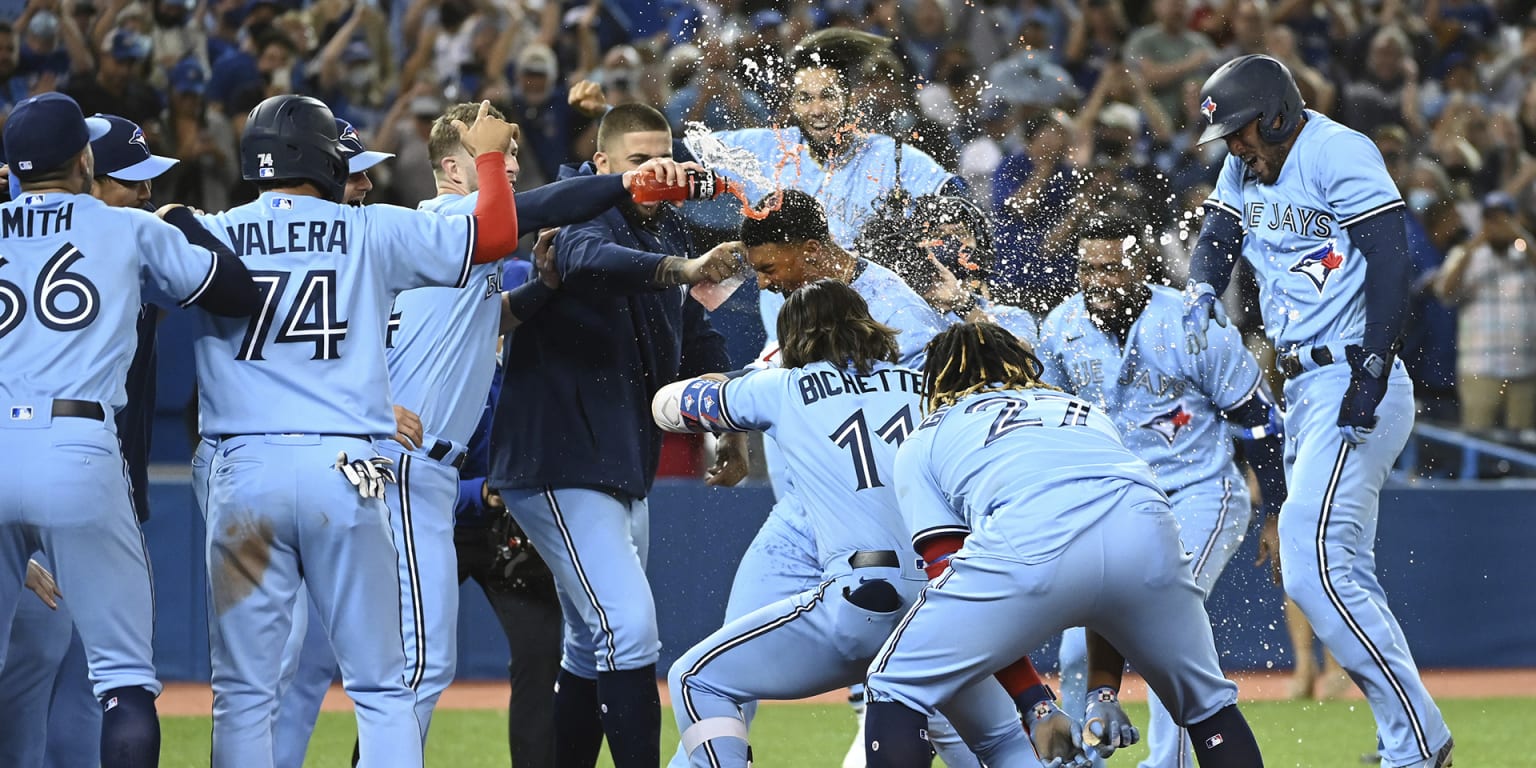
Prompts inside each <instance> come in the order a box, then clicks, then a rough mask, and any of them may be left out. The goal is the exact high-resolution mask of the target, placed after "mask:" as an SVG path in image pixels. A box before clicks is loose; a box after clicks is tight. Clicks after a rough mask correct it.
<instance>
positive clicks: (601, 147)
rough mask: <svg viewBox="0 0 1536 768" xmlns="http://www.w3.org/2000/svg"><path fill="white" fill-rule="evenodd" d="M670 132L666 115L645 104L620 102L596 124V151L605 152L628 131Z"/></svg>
mask: <svg viewBox="0 0 1536 768" xmlns="http://www.w3.org/2000/svg"><path fill="white" fill-rule="evenodd" d="M648 132H661V133H666V134H671V133H672V124H671V123H669V122H667V117H666V115H663V114H661V113H660V112H657V111H656V108H655V107H651V106H648V105H646V104H620V105H618V106H617V107H614V108H613V109H610V110H608V114H606V115H603V121H602V122H601V123H598V125H597V151H599V152H607V151H608V150H609V148H611V147H612V146H613V141H614V140H615V139H617V138H618V137H620V136H623V135H625V134H629V133H648Z"/></svg>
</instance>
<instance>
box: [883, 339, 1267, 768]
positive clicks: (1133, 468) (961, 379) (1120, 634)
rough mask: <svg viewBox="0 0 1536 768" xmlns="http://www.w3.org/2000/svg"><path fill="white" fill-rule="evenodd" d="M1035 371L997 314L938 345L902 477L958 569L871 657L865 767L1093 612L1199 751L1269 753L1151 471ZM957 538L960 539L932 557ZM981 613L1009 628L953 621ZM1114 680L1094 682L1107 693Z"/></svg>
mask: <svg viewBox="0 0 1536 768" xmlns="http://www.w3.org/2000/svg"><path fill="white" fill-rule="evenodd" d="M1040 375H1041V365H1040V361H1039V360H1037V359H1036V358H1035V356H1034V355H1033V354H1032V353H1030V352H1029V351H1028V350H1027V349H1026V348H1025V347H1024V346H1023V345H1022V343H1020V342H1019V341H1018V340H1017V339H1015V338H1014V337H1013V336H1012V335H1011V334H1009V333H1008V332H1007V331H1005V330H1003V329H1002V328H1000V327H998V326H996V325H992V324H989V323H980V324H978V323H965V324H962V325H956V326H951V327H950V328H948V329H947V330H945V331H944V332H943V333H941V334H939V335H938V336H937V337H935V338H934V340H933V342H932V344H931V345H930V346H929V350H928V359H927V362H926V363H925V364H924V367H923V389H924V391H925V392H926V393H927V394H926V397H927V411H928V416H927V418H925V419H924V420H923V422H922V424H921V426H920V427H919V428H918V429H917V430H916V431H915V432H914V433H913V434H912V436H911V437H909V438H908V439H907V441H906V442H905V443H904V444H903V445H902V447H901V449H900V450H899V451H898V453H897V456H896V470H895V472H894V476H895V484H896V496H897V498H898V499H899V500H900V504H901V510H902V513H903V515H904V516H905V517H906V521H907V525H908V526H909V530H911V531H914V532H915V533H914V535H913V543H914V545H915V547H916V548H917V550H918V552H920V553H928V554H925V555H924V558H925V559H926V560H928V561H929V562H930V563H932V566H931V567H937V568H943V567H944V566H945V565H946V564H947V566H948V567H947V569H945V570H944V572H943V573H942V574H939V575H938V576H937V577H936V578H935V579H934V580H933V581H932V582H930V583H929V585H928V587H927V589H926V590H925V591H924V592H923V594H922V595H921V596H920V597H919V598H918V599H917V601H916V604H915V605H914V606H913V608H912V610H911V611H909V612H908V613H907V615H906V616H905V617H904V618H903V619H902V621H901V622H900V624H899V625H898V626H897V628H896V630H895V632H894V633H893V634H892V635H891V637H890V639H889V640H887V641H886V643H885V646H884V647H883V648H881V650H880V652H879V654H878V655H877V656H876V658H875V661H874V662H873V663H872V664H871V665H870V668H869V679H868V682H867V683H866V690H867V696H868V701H869V704H868V710H867V715H866V717H867V724H866V728H867V741H866V744H867V747H866V752H865V756H866V759H867V761H868V764H869V765H870V766H875V767H883V766H920V765H921V766H926V765H927V761H928V758H929V755H930V754H931V752H930V750H929V747H928V744H927V739H926V737H925V734H924V729H925V727H926V724H927V717H928V715H929V714H931V713H932V712H933V711H934V710H935V708H938V707H943V706H945V705H946V703H947V702H950V701H951V700H952V698H953V697H954V695H955V693H956V692H958V691H961V690H963V689H965V688H966V686H968V685H971V684H973V683H974V682H975V681H977V680H978V679H982V678H984V677H985V676H987V675H990V674H993V673H994V672H995V671H997V670H998V669H1000V668H1003V667H1004V666H1006V665H1008V664H1010V663H1011V662H1013V661H1014V660H1015V659H1018V658H1019V657H1020V656H1021V655H1022V654H1023V653H1025V652H1027V651H1028V650H1029V649H1032V648H1035V647H1037V646H1038V645H1039V644H1040V642H1041V641H1043V640H1044V639H1046V638H1047V637H1049V636H1051V635H1052V634H1054V633H1057V632H1060V631H1062V630H1063V629H1065V628H1067V627H1071V626H1087V627H1088V628H1089V629H1091V630H1093V631H1095V632H1097V633H1099V634H1100V635H1102V636H1103V638H1104V639H1105V640H1106V641H1108V643H1109V644H1111V645H1112V646H1113V647H1114V648H1116V649H1118V650H1119V651H1121V652H1123V653H1124V655H1125V657H1126V658H1127V659H1129V660H1130V662H1131V663H1132V664H1134V665H1135V666H1136V668H1137V670H1138V671H1140V672H1141V673H1142V674H1143V675H1144V676H1145V677H1146V678H1147V682H1148V684H1149V685H1150V686H1151V687H1152V689H1153V690H1154V691H1155V692H1156V693H1157V695H1158V696H1159V697H1160V698H1162V699H1163V700H1164V701H1166V702H1169V703H1170V706H1171V707H1172V709H1173V710H1174V712H1175V719H1176V720H1178V721H1179V722H1181V723H1183V724H1185V725H1186V726H1187V727H1188V728H1189V729H1190V732H1191V734H1192V735H1193V736H1194V739H1195V753H1196V755H1197V756H1198V758H1199V760H1200V765H1202V766H1204V768H1214V767H1216V766H1226V767H1229V768H1238V766H1243V767H1245V768H1247V767H1250V766H1261V765H1263V759H1262V758H1261V757H1260V755H1259V750H1258V745H1257V744H1256V743H1255V742H1254V740H1253V734H1252V732H1251V731H1250V730H1249V728H1248V724H1247V722H1246V721H1245V720H1244V719H1243V716H1242V714H1241V713H1240V712H1239V711H1238V708H1237V686H1235V685H1233V684H1232V683H1231V682H1230V681H1228V680H1226V679H1224V678H1223V677H1222V676H1221V667H1220V665H1219V663H1218V660H1217V657H1216V647H1215V645H1214V642H1213V639H1212V636H1211V626H1210V619H1209V618H1208V617H1207V616H1206V613H1205V607H1204V605H1203V603H1202V601H1203V599H1204V595H1203V594H1202V593H1201V591H1200V588H1199V587H1198V586H1196V584H1195V582H1194V576H1193V574H1192V572H1191V569H1190V567H1189V556H1188V555H1186V554H1184V552H1183V548H1182V546H1181V545H1180V544H1179V540H1178V530H1179V529H1178V523H1177V521H1175V519H1174V517H1173V515H1172V514H1171V513H1170V511H1169V509H1168V502H1167V500H1166V499H1165V498H1164V496H1163V494H1162V492H1161V491H1160V490H1158V486H1157V482H1156V480H1155V479H1154V478H1153V476H1152V472H1151V470H1150V469H1149V468H1148V466H1147V465H1146V463H1145V462H1143V461H1141V460H1140V459H1137V458H1136V457H1135V456H1134V455H1133V454H1132V453H1131V452H1130V451H1129V450H1127V449H1126V448H1125V445H1124V444H1123V443H1122V441H1121V438H1120V434H1119V430H1118V429H1117V428H1116V426H1115V424H1114V422H1113V421H1112V420H1111V419H1110V418H1109V417H1108V416H1106V415H1105V414H1104V413H1103V412H1102V411H1101V409H1099V408H1096V407H1094V406H1093V405H1091V404H1089V403H1086V402H1084V401H1082V400H1078V399H1076V398H1073V397H1071V396H1068V395H1065V394H1063V393H1061V392H1059V391H1057V390H1055V389H1053V388H1051V387H1049V386H1047V385H1044V384H1043V383H1042V382H1041V381H1040ZM962 536H963V537H964V544H963V546H961V547H960V548H959V549H958V551H951V552H950V553H949V554H947V555H941V556H938V557H935V556H934V555H933V554H932V553H933V552H934V551H936V550H935V549H934V548H935V547H936V546H939V545H940V544H941V543H942V542H943V541H944V540H946V539H949V540H954V539H956V538H957V537H962ZM987 626H1006V627H1008V628H1009V630H1010V631H1009V632H1004V633H1001V634H999V633H995V632H967V631H956V630H955V628H956V627H987ZM1117 672H1118V670H1117ZM1118 677H1119V675H1118V673H1116V674H1112V675H1108V676H1101V677H1099V678H1097V679H1096V680H1095V682H1101V681H1102V682H1103V684H1104V685H1105V686H1106V687H1107V688H1108V689H1109V691H1111V692H1115V691H1118V685H1119V680H1118ZM1104 703H1105V704H1113V703H1114V702H1113V700H1112V699H1111V700H1109V701H1107V702H1104ZM1095 704H1098V702H1095ZM1113 709H1114V710H1115V714H1114V716H1113V719H1114V720H1115V721H1116V722H1117V723H1118V722H1120V721H1123V713H1120V712H1118V705H1115V706H1114V707H1113ZM1087 714H1089V716H1090V721H1091V720H1094V719H1098V718H1100V717H1102V716H1103V715H1102V714H1101V712H1100V708H1099V707H1094V708H1090V710H1089V711H1088V713H1087ZM1028 717H1029V714H1028V713H1026V720H1027V719H1028ZM1111 740H1115V737H1114V735H1113V734H1111Z"/></svg>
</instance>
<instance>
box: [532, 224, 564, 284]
mask: <svg viewBox="0 0 1536 768" xmlns="http://www.w3.org/2000/svg"><path fill="white" fill-rule="evenodd" d="M558 234H560V228H559V227H555V228H552V229H541V230H539V239H538V240H536V241H534V243H533V271H534V273H536V274H537V275H538V276H539V279H540V280H542V281H544V284H545V285H547V286H549V288H550V290H554V289H556V288H559V287H560V270H559V269H557V268H556V267H555V248H554V245H555V235H558Z"/></svg>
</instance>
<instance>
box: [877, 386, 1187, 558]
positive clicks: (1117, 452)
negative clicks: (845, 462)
mask: <svg viewBox="0 0 1536 768" xmlns="http://www.w3.org/2000/svg"><path fill="white" fill-rule="evenodd" d="M896 498H897V499H899V500H900V502H901V511H902V515H903V516H904V517H905V518H906V521H907V525H908V526H909V528H910V530H911V531H912V532H913V536H912V539H913V541H914V542H918V541H921V540H922V539H925V538H927V537H929V536H934V535H941V534H956V533H958V534H967V533H968V534H969V535H968V536H967V538H966V549H967V550H970V551H976V550H980V551H984V552H987V553H988V554H990V555H993V556H996V557H1001V558H1005V559H1011V560H1017V561H1019V562H1024V563H1041V562H1045V561H1047V560H1050V559H1051V558H1054V557H1056V556H1057V555H1058V554H1060V553H1061V551H1062V550H1063V549H1064V548H1066V546H1067V545H1068V544H1069V543H1071V541H1072V540H1073V539H1074V538H1076V537H1077V535H1078V534H1079V533H1081V532H1082V531H1083V530H1084V529H1086V528H1087V527H1088V526H1090V525H1092V524H1093V523H1095V522H1097V521H1098V520H1099V519H1100V518H1102V517H1104V515H1106V514H1108V513H1109V512H1110V511H1111V510H1112V509H1114V508H1115V507H1116V506H1117V505H1120V504H1137V503H1141V502H1145V501H1153V500H1157V499H1162V498H1163V494H1162V493H1161V492H1160V491H1158V489H1157V481H1156V480H1154V479H1153V477H1152V470H1151V469H1150V468H1149V467H1148V466H1147V463H1146V462H1144V461H1142V460H1141V459H1139V458H1137V457H1136V456H1135V454H1133V453H1131V452H1130V450H1129V449H1127V448H1126V447H1125V444H1124V443H1122V442H1121V440H1120V432H1119V430H1117V429H1116V428H1115V425H1114V423H1113V422H1112V421H1110V419H1109V417H1108V416H1106V415H1104V413H1103V411H1102V410H1101V409H1099V408H1097V407H1095V406H1093V405H1090V404H1088V403H1086V402H1083V401H1082V400H1078V399H1077V398H1074V397H1072V396H1070V395H1066V394H1063V393H1061V392H1056V391H1054V390H1048V389H1026V390H1007V391H1000V392H985V393H982V394H979V395H971V396H969V397H965V398H962V399H961V400H960V401H959V402H957V403H955V404H954V405H953V406H950V407H947V408H942V409H940V410H938V411H935V412H933V413H931V414H929V415H928V418H926V419H924V420H923V423H922V425H921V427H920V428H919V429H918V430H917V431H916V432H914V433H913V434H912V436H911V437H910V438H907V441H906V443H905V444H904V445H902V447H901V450H899V451H898V452H897V454H896Z"/></svg>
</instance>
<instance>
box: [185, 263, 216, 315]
mask: <svg viewBox="0 0 1536 768" xmlns="http://www.w3.org/2000/svg"><path fill="white" fill-rule="evenodd" d="M207 254H208V261H209V264H208V275H207V276H206V277H204V278H203V284H202V285H199V286H198V287H197V290H195V291H193V292H192V295H191V296H188V297H186V298H185V299H182V300H181V307H182V309H186V308H187V307H190V306H192V305H193V304H194V303H196V302H197V300H198V299H201V298H202V297H203V294H204V293H206V292H207V291H208V286H210V285H213V278H214V275H217V274H218V273H219V257H218V256H216V255H214V253H213V251H207Z"/></svg>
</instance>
